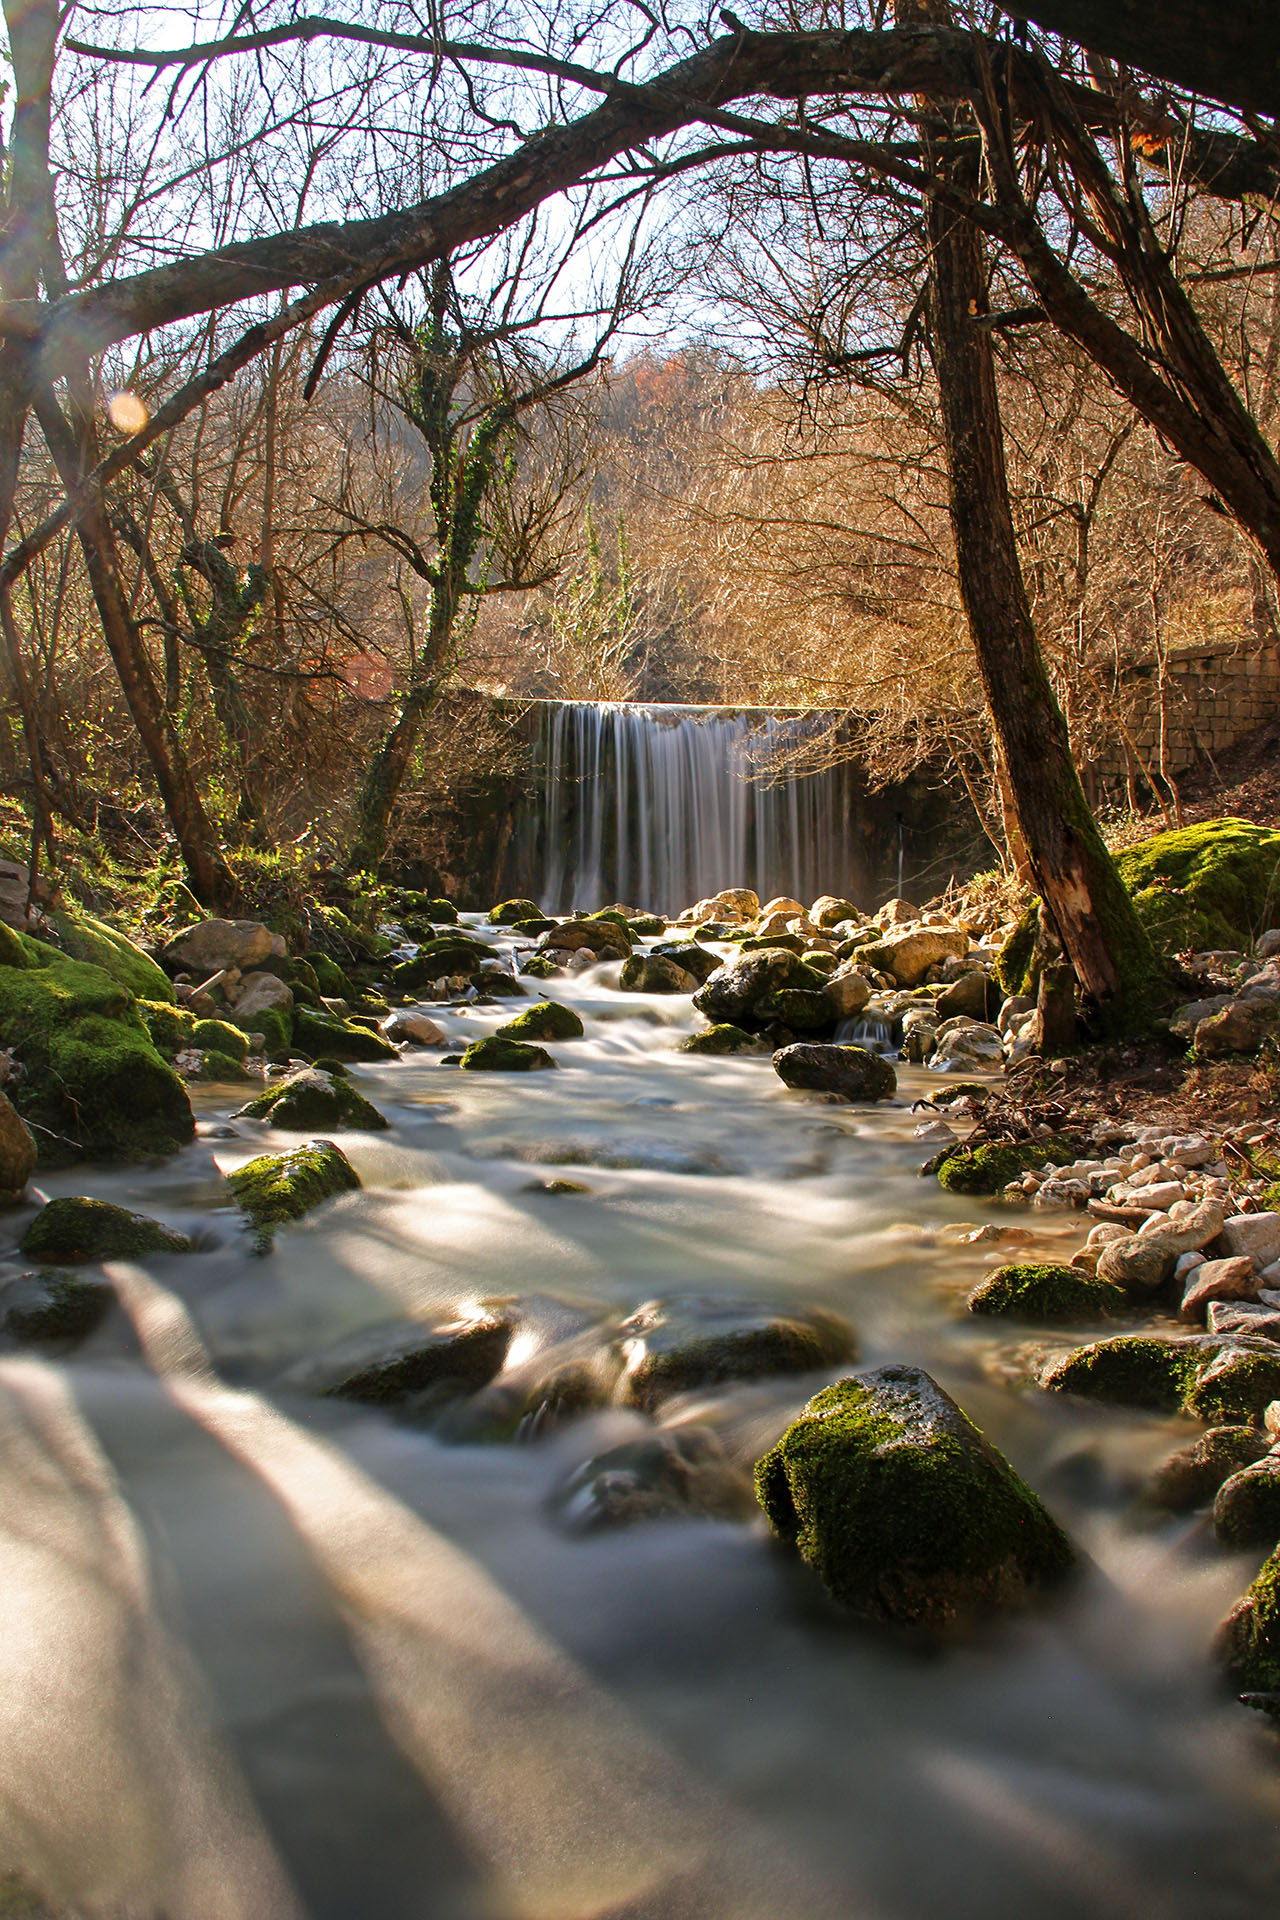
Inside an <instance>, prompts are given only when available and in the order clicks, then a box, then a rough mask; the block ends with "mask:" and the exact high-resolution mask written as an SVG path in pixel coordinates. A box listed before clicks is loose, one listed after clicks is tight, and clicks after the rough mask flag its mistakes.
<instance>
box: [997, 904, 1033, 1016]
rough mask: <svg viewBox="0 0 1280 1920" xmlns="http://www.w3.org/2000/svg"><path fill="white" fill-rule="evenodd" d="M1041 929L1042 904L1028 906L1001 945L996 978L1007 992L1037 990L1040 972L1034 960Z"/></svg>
mask: <svg viewBox="0 0 1280 1920" xmlns="http://www.w3.org/2000/svg"><path fill="white" fill-rule="evenodd" d="M1039 930H1040V909H1039V906H1038V905H1037V906H1031V907H1028V908H1027V910H1026V912H1025V913H1024V914H1023V916H1022V918H1021V919H1020V920H1019V922H1018V924H1017V926H1016V927H1015V928H1014V930H1013V932H1012V933H1011V934H1010V935H1009V938H1008V939H1007V940H1006V941H1005V943H1004V945H1003V946H1002V947H1001V949H1000V953H999V956H998V957H997V959H996V979H997V980H998V981H999V982H1000V986H1001V989H1002V991H1003V992H1004V993H1005V995H1006V996H1011V995H1013V994H1015V993H1034V992H1035V990H1036V982H1037V980H1038V979H1039V973H1040V970H1039V967H1038V966H1036V964H1035V950H1036V937H1037V935H1038V933H1039Z"/></svg>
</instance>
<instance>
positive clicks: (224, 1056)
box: [196, 1047, 255, 1087]
mask: <svg viewBox="0 0 1280 1920" xmlns="http://www.w3.org/2000/svg"><path fill="white" fill-rule="evenodd" d="M196 1078H197V1079H198V1080H210V1081H213V1082H215V1083H216V1084H217V1085H218V1086H223V1087H228V1086H238V1085H239V1084H240V1083H241V1081H245V1082H252V1080H253V1079H254V1078H255V1076H254V1075H253V1074H252V1073H250V1071H249V1069H248V1067H246V1066H245V1064H244V1062H243V1061H242V1060H237V1059H236V1057H235V1055H234V1054H233V1053H219V1052H218V1050H217V1048H216V1047H207V1048H206V1049H205V1053H204V1058H203V1060H202V1061H201V1062H200V1071H199V1073H198V1074H197V1075H196Z"/></svg>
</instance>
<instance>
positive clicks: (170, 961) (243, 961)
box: [163, 920, 283, 980]
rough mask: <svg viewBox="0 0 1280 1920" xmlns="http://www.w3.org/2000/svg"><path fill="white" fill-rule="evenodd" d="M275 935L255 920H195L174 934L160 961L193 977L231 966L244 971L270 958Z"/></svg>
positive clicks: (221, 970)
mask: <svg viewBox="0 0 1280 1920" xmlns="http://www.w3.org/2000/svg"><path fill="white" fill-rule="evenodd" d="M275 939H276V936H275V935H274V934H273V933H272V931H271V929H270V927H264V926H263V925H262V923H261V921H259V920H197V921H196V922H195V923H194V925H192V926H189V927H183V928H182V929H181V930H180V931H179V932H178V933H175V934H174V936H173V938H172V940H170V941H169V943H168V945H167V946H166V947H165V949H164V954H163V959H164V964H165V965H166V967H168V969H169V971H170V973H189V974H191V975H193V976H194V978H196V979H197V980H204V979H207V978H208V976H209V975H210V974H211V973H221V972H223V971H224V969H230V968H232V967H235V968H238V970H239V971H240V972H241V973H248V972H249V970H250V969H251V968H253V967H258V966H261V964H262V962H263V961H264V960H270V959H271V957H272V954H273V952H274V945H275ZM281 944H282V945H283V942H282V943H281Z"/></svg>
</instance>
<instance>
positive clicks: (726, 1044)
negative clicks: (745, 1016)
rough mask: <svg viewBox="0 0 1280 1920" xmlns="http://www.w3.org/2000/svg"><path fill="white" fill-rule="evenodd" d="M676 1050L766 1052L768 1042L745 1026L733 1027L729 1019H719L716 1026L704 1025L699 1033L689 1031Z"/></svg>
mask: <svg viewBox="0 0 1280 1920" xmlns="http://www.w3.org/2000/svg"><path fill="white" fill-rule="evenodd" d="M676 1051H677V1052H678V1053H710V1054H725V1053H767V1052H768V1051H769V1043H768V1041H767V1040H765V1039H763V1038H762V1037H761V1035H760V1034H758V1033H748V1032H747V1030H746V1028H745V1027H735V1026H734V1025H733V1023H732V1022H731V1021H721V1022H720V1023H719V1025H718V1026H714V1027H704V1028H703V1030H702V1032H701V1033H691V1034H688V1035H687V1036H686V1038H685V1039H683V1040H682V1041H681V1042H680V1043H679V1046H678V1047H677V1049H676Z"/></svg>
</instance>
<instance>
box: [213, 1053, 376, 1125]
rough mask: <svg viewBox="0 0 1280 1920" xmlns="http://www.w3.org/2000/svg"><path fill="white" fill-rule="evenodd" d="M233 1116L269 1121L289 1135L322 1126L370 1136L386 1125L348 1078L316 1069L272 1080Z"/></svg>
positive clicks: (312, 1068) (370, 1102) (370, 1103)
mask: <svg viewBox="0 0 1280 1920" xmlns="http://www.w3.org/2000/svg"><path fill="white" fill-rule="evenodd" d="M236 1117H237V1119H239V1118H241V1117H244V1118H245V1119H249V1120H270V1122H271V1124H272V1126H273V1127H283V1128H284V1129H285V1130H286V1131H287V1132H291V1133H314V1132H316V1131H317V1129H319V1128H321V1127H355V1128H358V1129H359V1130H360V1131H361V1132H363V1133H373V1132H380V1131H381V1130H382V1129H383V1128H384V1127H385V1126H386V1125H387V1120H386V1118H385V1116H384V1115H383V1114H381V1113H379V1112H378V1109H377V1108H376V1107H375V1106H374V1105H373V1102H372V1101H370V1100H366V1099H365V1097H364V1095H363V1094H362V1093H358V1092H357V1091H356V1089H355V1088H354V1087H353V1086H352V1084H351V1082H350V1081H349V1080H348V1079H346V1078H345V1077H344V1076H341V1075H337V1074H331V1073H321V1072H320V1071H319V1070H318V1069H317V1068H315V1067H308V1068H306V1069H305V1070H304V1071H303V1072H302V1073H291V1074H290V1075H289V1077H288V1079H287V1080H276V1081H273V1082H272V1084H271V1085H270V1086H268V1087H267V1088H266V1089H265V1091H264V1092H262V1093H260V1094H258V1095H257V1096H256V1097H255V1098H254V1099H252V1100H250V1101H249V1103H248V1105H247V1106H244V1107H241V1109H240V1112H239V1114H238V1115H237V1116H236Z"/></svg>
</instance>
